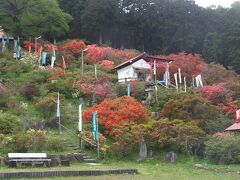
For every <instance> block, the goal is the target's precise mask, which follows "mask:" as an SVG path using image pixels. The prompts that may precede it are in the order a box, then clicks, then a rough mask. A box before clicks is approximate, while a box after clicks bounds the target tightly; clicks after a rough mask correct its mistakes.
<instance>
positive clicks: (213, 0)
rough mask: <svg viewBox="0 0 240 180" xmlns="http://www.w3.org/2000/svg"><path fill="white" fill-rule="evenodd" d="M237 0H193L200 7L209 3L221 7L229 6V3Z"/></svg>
mask: <svg viewBox="0 0 240 180" xmlns="http://www.w3.org/2000/svg"><path fill="white" fill-rule="evenodd" d="M235 1H239V0H195V2H196V4H198V5H199V6H202V7H208V6H211V5H217V6H218V5H221V6H223V7H230V6H231V4H232V3H233V2H235Z"/></svg>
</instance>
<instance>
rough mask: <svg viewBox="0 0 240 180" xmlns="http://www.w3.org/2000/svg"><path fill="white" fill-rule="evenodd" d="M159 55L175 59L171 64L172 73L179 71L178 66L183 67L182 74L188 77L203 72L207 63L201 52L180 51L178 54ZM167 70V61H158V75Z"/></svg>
mask: <svg viewBox="0 0 240 180" xmlns="http://www.w3.org/2000/svg"><path fill="white" fill-rule="evenodd" d="M159 57H160V58H163V59H169V60H173V62H172V63H171V64H170V73H171V74H174V73H176V72H178V68H181V71H182V76H186V77H192V76H194V75H198V74H201V72H202V71H203V68H204V67H205V65H206V64H205V62H204V59H203V57H202V56H201V55H200V54H188V53H186V52H180V53H176V54H169V55H161V56H159ZM165 70H166V63H158V65H157V73H158V75H162V74H164V72H165Z"/></svg>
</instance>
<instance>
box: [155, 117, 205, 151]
mask: <svg viewBox="0 0 240 180" xmlns="http://www.w3.org/2000/svg"><path fill="white" fill-rule="evenodd" d="M152 134H153V137H154V138H156V141H157V143H158V146H159V147H160V148H166V147H168V148H169V147H170V148H172V149H177V150H181V151H184V152H186V153H188V154H191V153H193V152H194V151H195V150H196V148H197V146H198V143H199V140H200V139H201V138H202V137H204V135H205V133H204V132H203V131H202V130H201V129H200V128H199V127H198V126H197V125H196V123H194V122H187V123H186V122H184V121H182V120H174V121H169V120H167V119H164V120H160V121H158V122H156V123H155V124H154V127H153V133H152Z"/></svg>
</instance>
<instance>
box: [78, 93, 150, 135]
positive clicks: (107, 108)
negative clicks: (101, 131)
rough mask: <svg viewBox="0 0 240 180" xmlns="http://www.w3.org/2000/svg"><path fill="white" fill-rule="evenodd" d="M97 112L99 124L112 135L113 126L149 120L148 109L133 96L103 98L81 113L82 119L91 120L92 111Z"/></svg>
mask: <svg viewBox="0 0 240 180" xmlns="http://www.w3.org/2000/svg"><path fill="white" fill-rule="evenodd" d="M96 111H97V112H98V119H99V125H100V126H103V127H104V128H105V130H106V133H107V134H109V135H110V136H114V134H115V133H114V130H113V128H114V127H118V126H121V125H124V124H131V123H136V124H140V123H146V122H148V120H149V112H148V110H147V109H146V108H145V107H144V106H143V105H142V104H141V103H139V102H138V101H137V100H136V99H134V98H133V97H127V96H123V97H120V98H117V99H114V100H105V101H104V102H102V103H101V104H99V105H96V106H94V107H92V108H90V109H88V110H86V111H85V112H84V113H83V119H84V120H85V121H87V122H91V121H92V114H93V112H96Z"/></svg>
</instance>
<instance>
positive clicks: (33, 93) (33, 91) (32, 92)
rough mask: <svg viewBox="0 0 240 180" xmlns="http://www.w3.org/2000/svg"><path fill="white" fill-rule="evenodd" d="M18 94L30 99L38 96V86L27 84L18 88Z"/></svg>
mask: <svg viewBox="0 0 240 180" xmlns="http://www.w3.org/2000/svg"><path fill="white" fill-rule="evenodd" d="M20 94H21V95H22V96H24V97H25V98H26V99H27V100H29V101H30V100H32V99H33V98H34V97H39V96H40V90H39V86H38V85H37V84H32V83H31V84H27V85H26V86H24V87H23V88H22V89H21V90H20Z"/></svg>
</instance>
